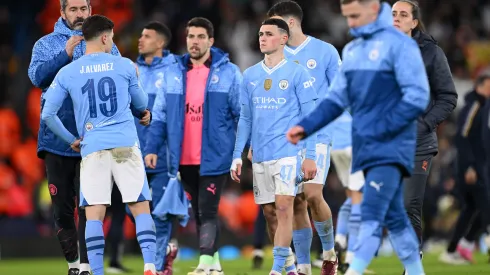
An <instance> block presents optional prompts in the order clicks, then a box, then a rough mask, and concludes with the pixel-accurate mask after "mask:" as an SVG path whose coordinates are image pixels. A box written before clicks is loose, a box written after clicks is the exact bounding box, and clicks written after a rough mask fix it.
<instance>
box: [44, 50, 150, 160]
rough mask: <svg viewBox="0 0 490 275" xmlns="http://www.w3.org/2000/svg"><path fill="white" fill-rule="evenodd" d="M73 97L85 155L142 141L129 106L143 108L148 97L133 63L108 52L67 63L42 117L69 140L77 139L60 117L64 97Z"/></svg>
mask: <svg viewBox="0 0 490 275" xmlns="http://www.w3.org/2000/svg"><path fill="white" fill-rule="evenodd" d="M67 96H70V97H71V99H72V101H73V109H74V113H75V121H76V123H77V130H78V134H79V136H80V137H82V138H83V141H82V142H81V154H82V157H84V156H86V155H88V154H90V153H93V152H96V151H100V150H104V149H111V148H117V147H129V146H134V145H138V146H139V142H138V135H137V133H136V127H135V124H134V118H133V114H132V112H131V109H130V104H132V105H133V107H134V108H135V109H136V110H138V111H140V112H142V111H144V110H145V109H146V108H147V105H148V95H147V94H146V93H145V92H144V91H143V90H142V88H141V86H140V83H139V81H138V76H137V74H136V68H135V66H134V64H133V62H132V61H131V60H129V59H127V58H124V57H118V56H113V55H110V54H106V53H93V54H89V55H85V56H83V57H81V58H79V59H77V60H76V61H73V62H72V63H70V64H68V65H66V66H65V67H63V68H62V69H61V70H60V71H59V72H58V74H57V75H56V78H55V80H54V81H53V83H52V84H51V86H50V88H49V89H48V91H47V92H46V94H45V96H44V99H45V100H46V101H45V104H44V107H43V111H42V118H43V119H44V120H46V122H47V123H48V127H50V128H51V129H52V130H53V132H54V133H55V134H57V135H59V136H60V137H61V138H63V140H65V141H66V142H68V143H71V142H73V141H74V138H75V137H73V136H72V135H71V134H70V133H69V132H68V131H67V130H66V128H64V126H63V124H61V121H60V120H59V118H58V117H57V116H56V113H57V112H58V110H59V108H60V106H61V104H62V103H63V100H64V99H65V98H66V97H67Z"/></svg>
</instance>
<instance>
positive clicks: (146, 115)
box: [140, 110, 151, 126]
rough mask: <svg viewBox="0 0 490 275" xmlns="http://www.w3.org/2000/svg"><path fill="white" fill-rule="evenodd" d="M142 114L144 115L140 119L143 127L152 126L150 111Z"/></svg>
mask: <svg viewBox="0 0 490 275" xmlns="http://www.w3.org/2000/svg"><path fill="white" fill-rule="evenodd" d="M142 114H143V117H142V118H141V119H140V124H141V125H143V126H148V125H150V121H151V112H150V111H149V110H144V111H143V113H142Z"/></svg>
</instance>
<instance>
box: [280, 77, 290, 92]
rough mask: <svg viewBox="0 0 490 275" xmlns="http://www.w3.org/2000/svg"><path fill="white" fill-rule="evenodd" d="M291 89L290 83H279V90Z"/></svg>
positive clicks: (285, 81) (282, 81) (283, 81)
mask: <svg viewBox="0 0 490 275" xmlns="http://www.w3.org/2000/svg"><path fill="white" fill-rule="evenodd" d="M288 87H289V82H288V81H287V80H286V79H283V80H281V81H279V88H280V89H281V90H286V89H287V88H288Z"/></svg>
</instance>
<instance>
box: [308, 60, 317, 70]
mask: <svg viewBox="0 0 490 275" xmlns="http://www.w3.org/2000/svg"><path fill="white" fill-rule="evenodd" d="M306 67H308V69H314V68H315V67H316V61H315V59H309V60H308V61H307V62H306Z"/></svg>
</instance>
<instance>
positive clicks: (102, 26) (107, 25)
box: [82, 14, 114, 41]
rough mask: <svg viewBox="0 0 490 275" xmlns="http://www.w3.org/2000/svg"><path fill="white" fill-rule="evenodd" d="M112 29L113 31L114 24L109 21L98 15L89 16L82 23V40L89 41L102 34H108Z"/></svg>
mask: <svg viewBox="0 0 490 275" xmlns="http://www.w3.org/2000/svg"><path fill="white" fill-rule="evenodd" d="M112 29H114V22H112V20H111V19H109V18H107V17H105V16H103V15H99V14H96V15H92V16H89V17H87V19H85V20H84V21H83V25H82V33H83V39H85V41H90V40H92V39H94V38H96V37H98V36H99V35H101V34H102V33H103V32H108V31H111V30H112Z"/></svg>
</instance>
